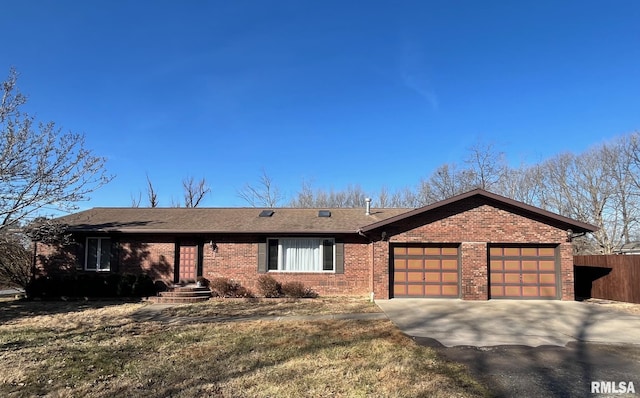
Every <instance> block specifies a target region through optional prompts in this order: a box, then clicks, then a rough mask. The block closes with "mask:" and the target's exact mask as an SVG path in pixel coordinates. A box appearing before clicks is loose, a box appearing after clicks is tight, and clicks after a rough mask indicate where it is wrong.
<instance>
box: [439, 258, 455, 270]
mask: <svg viewBox="0 0 640 398" xmlns="http://www.w3.org/2000/svg"><path fill="white" fill-rule="evenodd" d="M442 269H447V270H450V269H456V270H457V269H458V259H455V260H442Z"/></svg>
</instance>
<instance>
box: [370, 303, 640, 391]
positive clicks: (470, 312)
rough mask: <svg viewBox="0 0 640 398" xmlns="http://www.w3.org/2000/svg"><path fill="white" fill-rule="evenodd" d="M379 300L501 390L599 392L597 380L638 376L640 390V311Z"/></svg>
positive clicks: (411, 332)
mask: <svg viewBox="0 0 640 398" xmlns="http://www.w3.org/2000/svg"><path fill="white" fill-rule="evenodd" d="M378 305H379V306H380V308H382V310H383V311H384V312H385V313H386V314H387V316H388V317H389V318H390V319H391V320H392V321H393V322H394V323H395V324H396V326H398V327H399V328H400V329H401V330H402V331H403V332H404V333H405V334H407V335H408V336H409V337H411V338H412V339H413V340H415V341H416V342H417V343H419V344H421V345H427V346H430V347H433V348H435V349H436V351H438V352H439V353H440V355H442V356H443V357H445V358H447V359H449V360H452V361H455V362H459V363H463V364H465V365H466V366H468V367H469V370H470V371H471V372H472V374H474V375H475V376H476V377H478V378H479V379H480V380H482V381H483V382H484V383H485V384H486V385H487V386H488V387H489V389H490V390H491V391H492V392H493V393H494V394H495V395H496V396H498V397H515V396H518V397H584V396H598V395H597V394H595V395H591V394H590V392H591V382H593V381H612V382H615V383H616V384H617V383H619V382H625V383H629V382H632V383H633V384H634V388H635V389H636V391H637V394H640V345H639V344H640V316H637V315H630V314H625V313H620V312H616V311H611V310H609V309H604V308H601V307H599V306H597V305H593V304H587V303H581V302H561V301H516V300H508V301H507V300H502V301H498V300H495V301H482V302H471V301H462V300H437V299H436V300H432V299H406V300H405V299H402V300H400V299H397V300H381V301H378ZM601 396H602V395H601ZM615 396H624V395H619V394H616V395H615ZM630 396H638V395H630Z"/></svg>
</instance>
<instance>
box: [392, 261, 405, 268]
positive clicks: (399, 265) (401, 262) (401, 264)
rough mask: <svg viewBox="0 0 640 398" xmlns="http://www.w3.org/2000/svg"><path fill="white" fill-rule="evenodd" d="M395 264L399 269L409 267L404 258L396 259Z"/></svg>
mask: <svg viewBox="0 0 640 398" xmlns="http://www.w3.org/2000/svg"><path fill="white" fill-rule="evenodd" d="M393 266H394V268H395V269H396V270H398V269H406V268H407V260H404V259H396V260H394V262H393Z"/></svg>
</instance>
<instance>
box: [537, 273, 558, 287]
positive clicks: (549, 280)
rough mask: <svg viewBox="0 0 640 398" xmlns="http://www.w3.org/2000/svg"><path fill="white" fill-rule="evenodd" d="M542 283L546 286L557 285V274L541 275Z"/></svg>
mask: <svg viewBox="0 0 640 398" xmlns="http://www.w3.org/2000/svg"><path fill="white" fill-rule="evenodd" d="M540 283H541V284H545V285H553V284H555V283H556V275H555V274H540Z"/></svg>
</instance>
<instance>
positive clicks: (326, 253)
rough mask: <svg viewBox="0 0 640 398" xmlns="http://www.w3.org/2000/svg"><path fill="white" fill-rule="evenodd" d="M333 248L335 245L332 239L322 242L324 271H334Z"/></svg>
mask: <svg viewBox="0 0 640 398" xmlns="http://www.w3.org/2000/svg"><path fill="white" fill-rule="evenodd" d="M333 246H334V243H333V241H332V240H330V239H325V240H324V241H322V258H323V264H322V270H323V271H333Z"/></svg>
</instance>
